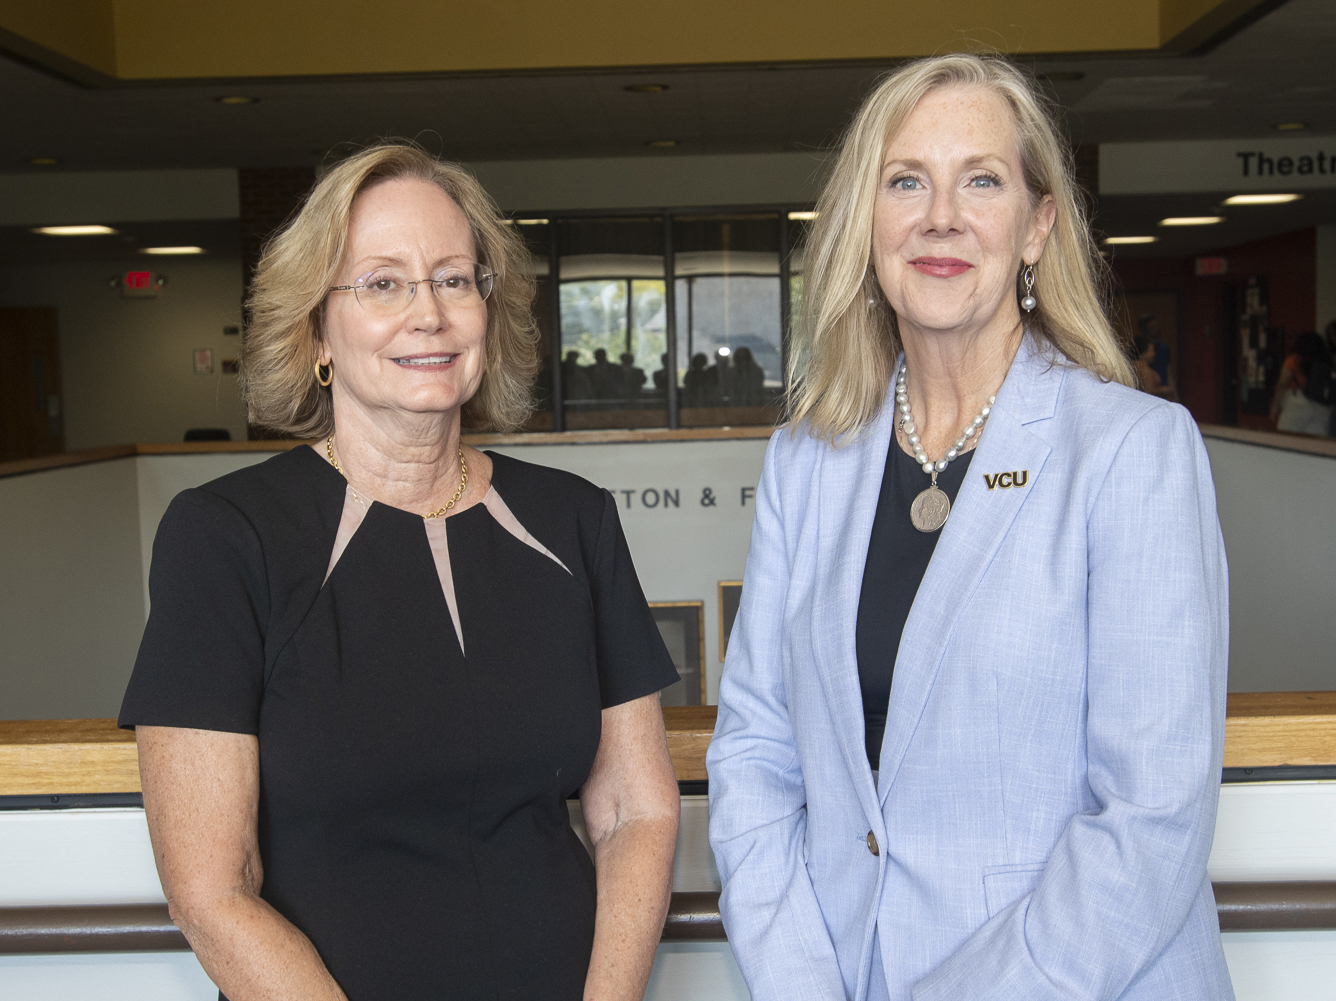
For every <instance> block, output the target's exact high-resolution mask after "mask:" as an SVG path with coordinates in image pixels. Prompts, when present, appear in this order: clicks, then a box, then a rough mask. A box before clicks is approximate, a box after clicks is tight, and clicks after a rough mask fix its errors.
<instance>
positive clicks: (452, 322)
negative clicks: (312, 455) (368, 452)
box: [321, 179, 487, 414]
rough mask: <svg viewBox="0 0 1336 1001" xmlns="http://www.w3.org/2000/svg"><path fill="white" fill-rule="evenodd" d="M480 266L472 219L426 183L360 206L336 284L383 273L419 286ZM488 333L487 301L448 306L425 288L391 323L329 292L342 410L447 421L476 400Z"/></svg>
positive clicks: (367, 198) (365, 196)
mask: <svg viewBox="0 0 1336 1001" xmlns="http://www.w3.org/2000/svg"><path fill="white" fill-rule="evenodd" d="M474 260H476V257H475V249H474V246H473V234H472V232H471V231H470V229H469V224H468V219H467V218H466V217H465V216H464V212H463V210H461V209H460V207H459V206H458V205H456V204H455V202H454V200H453V199H452V198H450V196H449V195H447V194H446V193H445V192H444V191H442V190H441V189H440V188H438V187H437V186H436V185H434V184H430V183H428V182H426V181H419V180H410V179H396V180H391V181H383V182H381V183H379V184H376V185H374V186H373V187H370V188H367V189H366V190H365V191H363V192H362V193H361V194H359V195H358V196H357V199H356V200H355V201H354V202H353V210H352V219H351V223H350V225H349V227H348V249H347V254H346V256H345V259H344V263H343V265H342V266H341V268H340V269H339V273H338V279H337V281H336V282H335V283H334V284H336V285H358V284H362V283H363V282H365V281H366V280H367V279H369V278H375V277H376V276H377V272H378V271H380V270H382V269H392V270H393V271H395V272H397V273H399V274H401V275H403V276H404V277H405V278H407V279H408V280H409V281H415V280H418V279H422V278H428V277H430V276H432V275H434V274H436V273H437V272H438V271H439V270H440V269H441V268H442V267H443V266H445V265H448V264H452V263H460V262H469V261H474ZM486 333H487V304H486V303H485V302H482V303H478V304H476V305H458V304H455V303H444V302H442V301H441V298H440V296H439V295H438V294H437V293H436V292H435V291H434V290H433V288H432V286H430V285H429V284H427V283H425V282H424V283H423V284H421V285H418V286H417V291H416V293H415V294H414V295H413V298H412V299H411V300H410V301H409V303H408V305H407V306H406V307H405V308H404V309H403V311H402V312H399V313H396V314H394V315H392V316H378V315H376V314H374V313H372V312H370V311H368V310H367V309H366V308H364V307H363V306H362V305H360V304H359V303H358V301H357V298H356V296H355V295H354V293H352V292H331V293H329V298H328V299H327V300H326V305H325V324H324V335H323V338H322V344H321V351H322V353H323V354H326V355H328V357H329V358H330V360H331V361H332V363H333V365H334V392H335V401H336V403H339V402H342V403H352V404H354V405H356V406H358V407H359V408H361V409H363V410H366V411H397V412H400V413H415V414H427V413H442V412H445V411H449V410H453V409H455V408H457V407H459V406H460V405H461V404H462V403H464V402H466V401H467V400H468V399H469V398H470V397H471V396H473V394H474V393H475V392H477V390H478V385H479V383H480V382H481V381H482V373H483V360H484V347H485V339H486ZM340 397H342V399H341V400H340Z"/></svg>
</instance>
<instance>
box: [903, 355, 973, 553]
mask: <svg viewBox="0 0 1336 1001" xmlns="http://www.w3.org/2000/svg"><path fill="white" fill-rule="evenodd" d="M907 372H908V366H907V365H905V364H904V363H901V365H900V371H899V372H898V373H897V374H896V377H895V403H896V406H897V408H898V409H899V411H900V419H899V428H900V430H902V431H904V433H905V437H906V438H907V439H908V441H909V445H910V447H911V448H913V449H914V461H915V462H917V463H918V464H919V465H920V466H922V467H923V471H924V472H925V473H927V474H928V475H929V476H931V477H932V482H931V483H929V484H928V489H926V490H924V491H923V492H922V493H920V494H919V495H918V496H917V497H915V498H914V503H913V504H911V505H910V506H909V520H910V521H911V522H913V524H914V527H915V528H917V529H918V530H919V531H920V532H935V531H937V529H939V528H941V527H942V526H943V525H945V524H946V519H947V516H948V515H949V514H950V513H951V501H950V499H949V498H948V497H947V496H946V494H945V493H944V492H943V491H942V490H940V489H938V487H937V474H938V473H941V472H944V471H945V470H946V467H947V466H949V465H950V464H951V460H952V459H955V458H957V457H958V456H959V455H960V453H961V452H962V451H963V450H964V448H965V445H966V443H967V442H969V441H970V439H971V438H974V437H975V436H976V435H979V434H982V433H983V426H984V424H985V423H987V421H988V415H989V414H991V413H992V412H993V404H994V403H996V402H997V396H996V395H993V396H990V397H988V402H987V403H986V404H984V407H983V409H982V410H980V411H979V414H978V416H977V417H975V418H974V419H973V420H972V421H970V422H969V424H967V425H966V426H965V430H964V431H962V432H961V433H960V437H959V438H957V439H956V443H955V444H954V445H952V446H951V447H950V448H948V449H947V450H946V455H944V456H942V458H940V459H938V460H937V461H936V462H933V461H932V460H931V459H929V458H928V453H927V452H925V451H924V450H923V442H922V441H921V440H920V438H919V435H918V425H916V424H915V423H914V415H913V413H911V412H910V409H909V391H908V388H907V384H906V375H907Z"/></svg>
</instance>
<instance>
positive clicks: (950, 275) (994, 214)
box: [872, 87, 1054, 332]
mask: <svg viewBox="0 0 1336 1001" xmlns="http://www.w3.org/2000/svg"><path fill="white" fill-rule="evenodd" d="M1053 218H1054V204H1053V199H1052V197H1051V196H1047V195H1046V196H1045V197H1044V199H1043V201H1042V202H1041V204H1040V205H1039V206H1037V207H1034V206H1032V205H1031V203H1030V193H1029V191H1028V190H1027V189H1026V187H1025V176H1024V173H1023V170H1022V168H1021V159H1020V152H1019V150H1018V149H1017V145H1016V138H1015V119H1014V118H1013V116H1012V114H1011V110H1010V109H1009V108H1008V107H1007V105H1006V103H1005V102H1004V101H1003V100H1002V98H1000V97H998V96H997V95H996V94H994V93H993V92H992V91H989V90H986V89H984V88H982V87H942V88H938V89H937V90H933V91H930V92H929V93H928V94H926V95H925V96H924V97H923V98H922V99H921V100H920V101H919V103H918V104H917V105H916V106H915V108H914V111H913V112H912V113H911V114H910V116H909V118H908V120H907V121H906V122H905V125H904V127H903V128H902V129H901V130H900V131H899V133H897V134H896V135H895V136H893V137H892V138H891V139H890V141H889V142H887V144H886V149H885V152H884V153H883V156H882V166H881V176H880V183H879V185H878V188H877V201H876V205H875V208H874V220H873V231H872V259H873V265H874V267H875V268H876V273H877V281H878V283H879V284H880V285H881V289H882V291H883V292H884V293H885V295H886V299H887V301H888V302H889V303H890V304H891V308H893V309H894V310H895V312H896V316H897V317H898V318H899V320H900V324H901V329H902V330H912V329H918V330H925V331H941V332H952V331H962V330H979V329H981V328H983V327H984V326H986V325H988V324H990V323H992V322H995V321H999V320H1000V321H1007V322H1006V329H1008V330H1010V329H1012V328H1013V327H1014V326H1015V323H1016V321H1017V320H1018V319H1019V309H1018V307H1017V305H1016V293H1015V289H1016V272H1017V269H1018V268H1019V266H1020V264H1021V262H1022V260H1024V261H1028V262H1030V263H1034V262H1035V261H1037V260H1038V259H1039V255H1040V254H1041V253H1042V252H1043V249H1044V240H1045V238H1046V237H1047V236H1048V231H1049V230H1050V229H1051V228H1052V226H1053Z"/></svg>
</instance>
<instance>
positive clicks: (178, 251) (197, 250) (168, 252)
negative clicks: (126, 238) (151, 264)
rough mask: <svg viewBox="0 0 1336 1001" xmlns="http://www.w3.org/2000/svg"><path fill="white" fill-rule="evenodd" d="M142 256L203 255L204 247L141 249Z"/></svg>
mask: <svg viewBox="0 0 1336 1001" xmlns="http://www.w3.org/2000/svg"><path fill="white" fill-rule="evenodd" d="M139 252H140V253H141V254H159V255H161V256H164V257H166V256H179V255H183V254H202V253H204V248H203V247H140V248H139Z"/></svg>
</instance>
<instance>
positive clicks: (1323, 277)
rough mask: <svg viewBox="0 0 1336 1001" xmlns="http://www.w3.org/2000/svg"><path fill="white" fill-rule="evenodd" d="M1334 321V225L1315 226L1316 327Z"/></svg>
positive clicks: (1335, 233)
mask: <svg viewBox="0 0 1336 1001" xmlns="http://www.w3.org/2000/svg"><path fill="white" fill-rule="evenodd" d="M1332 322H1336V225H1329V226H1319V227H1318V228H1317V329H1318V332H1319V333H1320V332H1322V331H1324V330H1326V329H1327V324H1328V323H1332Z"/></svg>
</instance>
